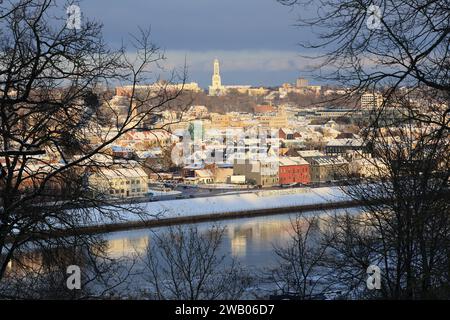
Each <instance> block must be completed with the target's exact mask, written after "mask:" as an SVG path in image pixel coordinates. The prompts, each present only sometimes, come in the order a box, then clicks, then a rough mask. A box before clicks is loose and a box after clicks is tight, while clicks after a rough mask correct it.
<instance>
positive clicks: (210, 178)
mask: <svg viewBox="0 0 450 320" xmlns="http://www.w3.org/2000/svg"><path fill="white" fill-rule="evenodd" d="M195 178H196V181H197V183H200V184H208V183H213V182H214V174H213V173H212V172H211V170H209V169H198V170H195Z"/></svg>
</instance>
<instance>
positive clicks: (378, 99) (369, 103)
mask: <svg viewBox="0 0 450 320" xmlns="http://www.w3.org/2000/svg"><path fill="white" fill-rule="evenodd" d="M382 104H383V96H382V95H381V94H379V93H364V94H363V95H362V96H361V109H366V110H371V109H376V108H379V107H380V106H381V105H382Z"/></svg>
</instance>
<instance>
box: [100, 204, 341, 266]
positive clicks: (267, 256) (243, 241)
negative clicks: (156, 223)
mask: <svg viewBox="0 0 450 320" xmlns="http://www.w3.org/2000/svg"><path fill="white" fill-rule="evenodd" d="M330 213H336V211H334V212H324V211H321V212H311V213H308V215H319V214H320V215H321V216H322V217H323V218H326V216H327V214H330ZM295 217H296V214H295V213H292V214H284V215H276V216H265V217H255V218H245V219H235V220H226V221H221V222H216V223H215V224H220V225H221V226H224V227H226V232H225V234H224V237H223V241H222V244H221V247H220V252H219V254H221V255H226V256H228V257H234V258H237V259H238V260H239V261H240V262H241V263H242V264H243V265H244V266H256V267H268V266H271V265H272V264H273V263H274V262H275V259H276V258H275V255H274V253H273V246H274V245H278V246H280V245H281V246H282V245H284V244H286V243H287V242H288V241H289V239H290V237H291V235H292V230H293V227H292V219H295ZM212 224H213V222H208V223H200V224H196V226H197V227H198V229H199V230H200V232H207V231H208V229H209V228H210V227H211V225H212ZM323 224H324V223H323V222H319V227H322V225H323ZM166 231H167V227H160V228H153V229H142V230H132V231H124V232H115V233H110V234H107V235H106V236H105V239H106V240H107V241H108V244H109V253H110V255H111V257H122V256H130V257H131V256H133V255H135V254H136V253H138V254H143V253H145V252H146V250H147V248H148V246H149V243H150V241H151V238H152V236H153V233H157V234H159V233H164V232H166Z"/></svg>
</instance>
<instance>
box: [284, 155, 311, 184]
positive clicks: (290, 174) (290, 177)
mask: <svg viewBox="0 0 450 320" xmlns="http://www.w3.org/2000/svg"><path fill="white" fill-rule="evenodd" d="M278 176H279V181H280V184H291V183H302V184H308V183H310V182H311V178H310V173H309V163H308V162H306V161H305V160H304V159H302V158H300V157H282V158H280V162H279V169H278Z"/></svg>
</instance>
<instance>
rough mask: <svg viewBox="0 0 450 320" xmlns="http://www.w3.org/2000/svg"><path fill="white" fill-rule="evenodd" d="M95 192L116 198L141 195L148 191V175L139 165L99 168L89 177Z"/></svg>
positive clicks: (90, 184)
mask: <svg viewBox="0 0 450 320" xmlns="http://www.w3.org/2000/svg"><path fill="white" fill-rule="evenodd" d="M89 186H90V187H91V188H93V189H94V190H95V191H96V192H98V193H101V194H104V195H109V197H116V198H135V197H142V196H145V195H146V194H147V193H148V176H147V173H146V172H145V171H144V170H143V169H142V168H140V167H137V166H136V167H131V168H128V167H127V168H124V167H117V168H101V169H100V170H99V171H97V172H95V173H93V174H91V176H90V177H89Z"/></svg>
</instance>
